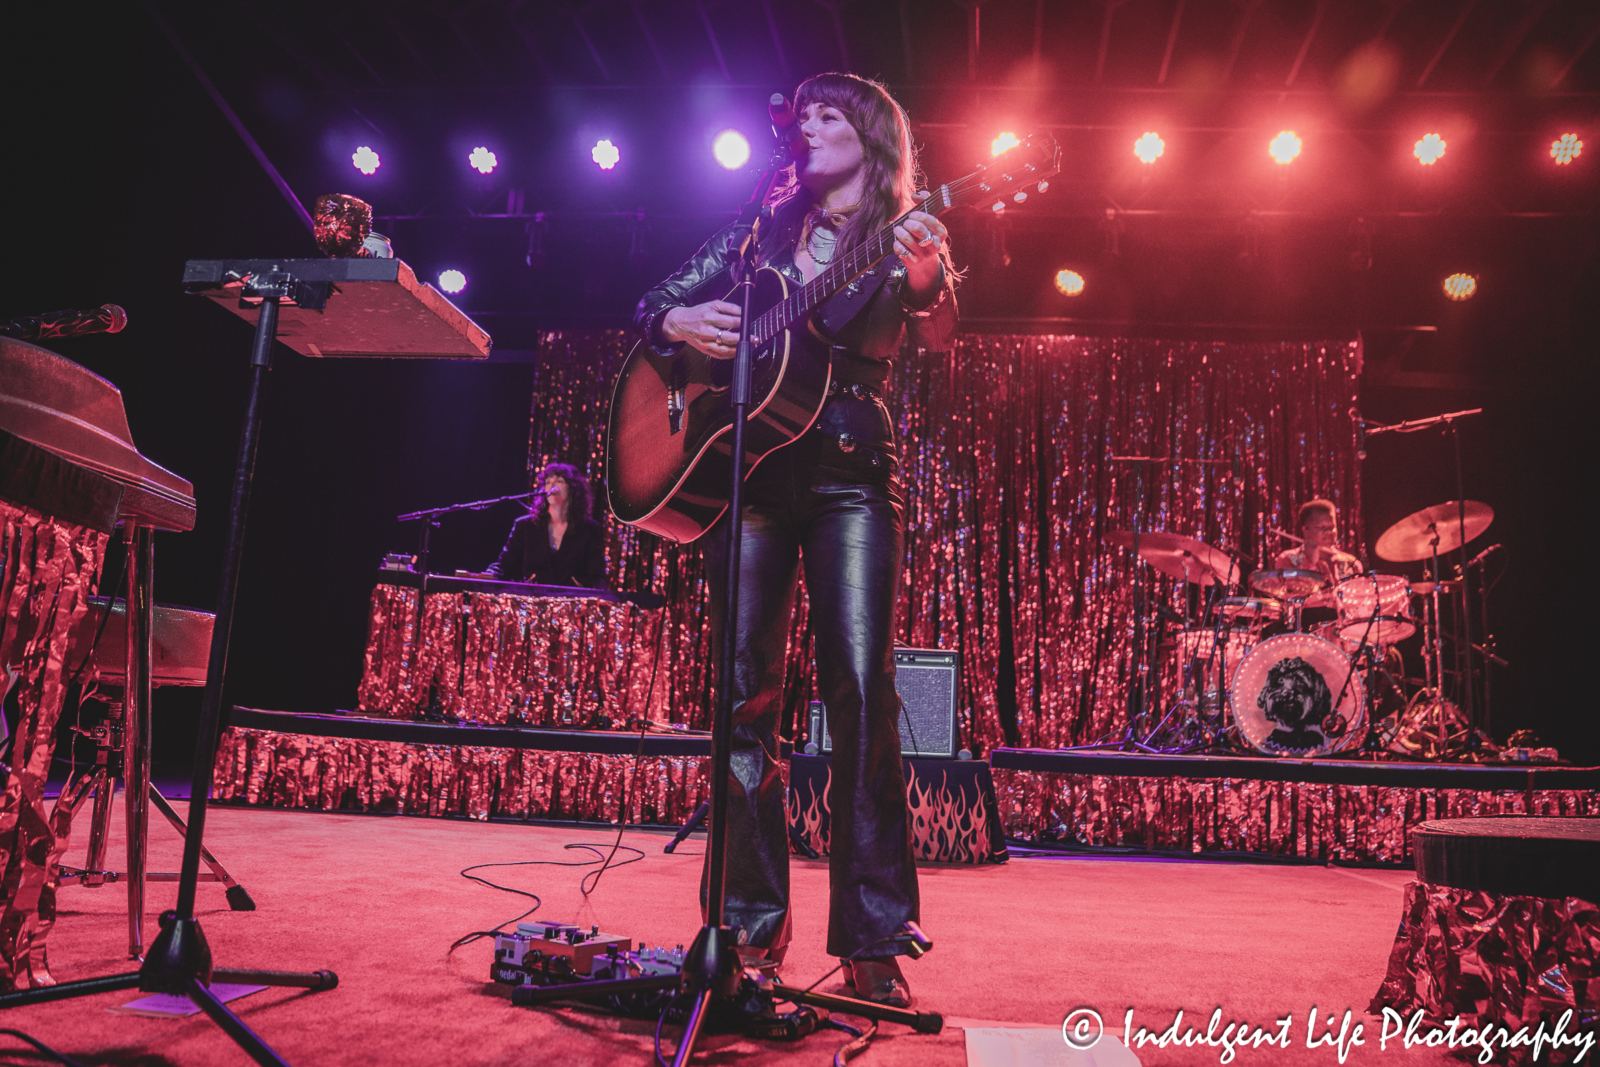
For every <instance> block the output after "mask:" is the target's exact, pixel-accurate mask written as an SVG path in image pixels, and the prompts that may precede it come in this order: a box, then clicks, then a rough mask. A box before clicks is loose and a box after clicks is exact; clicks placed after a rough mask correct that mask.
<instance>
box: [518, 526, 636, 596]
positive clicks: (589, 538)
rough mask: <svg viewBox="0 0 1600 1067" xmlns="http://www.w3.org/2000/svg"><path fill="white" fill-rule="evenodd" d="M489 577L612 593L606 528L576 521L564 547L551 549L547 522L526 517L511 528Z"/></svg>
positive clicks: (566, 534)
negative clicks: (607, 570) (610, 591)
mask: <svg viewBox="0 0 1600 1067" xmlns="http://www.w3.org/2000/svg"><path fill="white" fill-rule="evenodd" d="M489 573H490V574H492V575H494V576H495V577H496V578H504V579H505V580H506V581H508V582H535V583H537V584H539V585H576V586H581V587H583V588H586V589H609V588H610V584H609V583H608V582H607V581H606V543H605V528H604V527H602V526H601V525H600V524H599V523H597V522H595V521H594V520H593V519H582V518H573V519H571V520H570V521H569V522H568V523H567V532H566V533H565V534H563V535H562V536H561V547H560V548H551V547H550V522H549V520H548V518H545V519H539V518H535V517H534V516H532V515H524V516H523V517H522V518H520V519H518V520H517V521H516V523H515V524H513V525H512V527H511V536H510V537H508V538H506V544H505V547H504V548H502V549H501V550H500V558H499V559H497V560H496V561H495V562H494V565H493V566H491V567H490V568H489Z"/></svg>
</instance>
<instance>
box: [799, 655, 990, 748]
mask: <svg viewBox="0 0 1600 1067" xmlns="http://www.w3.org/2000/svg"><path fill="white" fill-rule="evenodd" d="M960 668H961V655H960V653H957V652H945V651H942V650H940V649H937V648H897V649H895V650H894V688H895V691H896V692H898V693H899V694H900V751H901V752H902V753H904V754H905V755H907V756H921V757H924V758H928V759H954V758H955V756H956V750H957V749H959V748H960V747H961V738H960V736H959V735H958V734H957V732H956V678H957V677H958V676H959V674H960ZM810 727H811V729H810V733H809V735H808V736H809V737H810V738H811V740H812V741H813V742H815V743H816V744H818V745H819V746H820V747H821V749H822V751H823V752H832V751H833V738H832V737H831V736H830V735H829V734H828V721H827V716H826V715H824V714H823V713H822V703H821V702H820V701H816V700H813V701H812V702H811V710H810Z"/></svg>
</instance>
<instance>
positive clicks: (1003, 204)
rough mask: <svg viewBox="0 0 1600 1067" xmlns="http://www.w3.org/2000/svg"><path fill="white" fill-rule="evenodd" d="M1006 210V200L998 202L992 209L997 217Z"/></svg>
mask: <svg viewBox="0 0 1600 1067" xmlns="http://www.w3.org/2000/svg"><path fill="white" fill-rule="evenodd" d="M1005 209H1006V202H1005V201H1004V200H996V201H995V202H994V204H993V206H992V207H991V208H990V210H991V211H993V212H994V213H995V214H996V215H998V214H1000V212H1002V211H1004V210H1005Z"/></svg>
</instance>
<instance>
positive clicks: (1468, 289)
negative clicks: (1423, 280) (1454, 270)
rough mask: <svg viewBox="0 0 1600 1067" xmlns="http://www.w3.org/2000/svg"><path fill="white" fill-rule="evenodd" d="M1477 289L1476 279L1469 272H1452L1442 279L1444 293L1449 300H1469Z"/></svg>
mask: <svg viewBox="0 0 1600 1067" xmlns="http://www.w3.org/2000/svg"><path fill="white" fill-rule="evenodd" d="M1477 291H1478V279H1476V278H1474V277H1473V276H1472V275H1470V274H1452V275H1450V277H1448V278H1446V279H1445V280H1444V295H1445V296H1448V297H1449V298H1450V299H1451V300H1471V299H1472V294H1473V293H1476V292H1477Z"/></svg>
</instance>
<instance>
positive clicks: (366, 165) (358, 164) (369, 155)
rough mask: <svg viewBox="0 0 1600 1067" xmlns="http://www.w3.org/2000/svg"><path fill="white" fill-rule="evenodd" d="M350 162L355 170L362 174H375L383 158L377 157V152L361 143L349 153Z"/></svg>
mask: <svg viewBox="0 0 1600 1067" xmlns="http://www.w3.org/2000/svg"><path fill="white" fill-rule="evenodd" d="M350 162H351V163H353V164H355V168H356V170H359V171H360V172H361V173H362V174H376V173H377V172H378V167H379V166H380V165H381V164H382V163H383V160H381V159H379V158H378V153H376V152H374V151H373V150H372V149H370V148H368V147H367V146H366V145H362V146H361V147H360V148H358V149H356V150H355V152H353V153H352V154H351V156H350Z"/></svg>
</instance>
